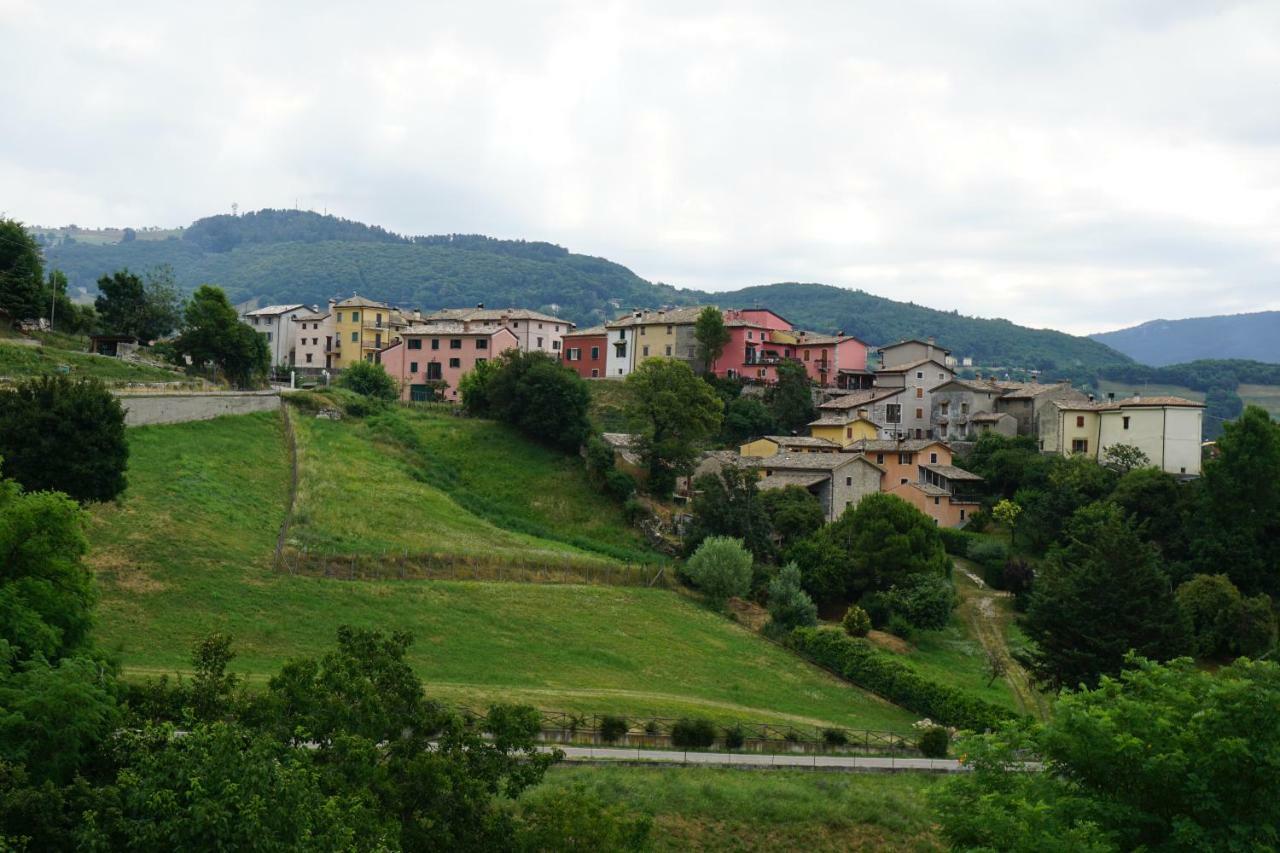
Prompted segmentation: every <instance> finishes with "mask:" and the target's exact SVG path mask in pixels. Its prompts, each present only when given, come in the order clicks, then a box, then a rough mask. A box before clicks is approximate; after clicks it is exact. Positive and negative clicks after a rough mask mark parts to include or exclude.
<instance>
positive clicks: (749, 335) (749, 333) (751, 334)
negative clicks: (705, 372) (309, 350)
mask: <svg viewBox="0 0 1280 853" xmlns="http://www.w3.org/2000/svg"><path fill="white" fill-rule="evenodd" d="M254 322H255V323H256V322H257V321H256V320H255V321H254ZM755 337H756V333H755V332H753V331H751V330H750V329H748V330H747V340H749V341H752V340H755Z"/></svg>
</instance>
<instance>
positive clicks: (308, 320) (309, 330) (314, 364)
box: [293, 299, 338, 373]
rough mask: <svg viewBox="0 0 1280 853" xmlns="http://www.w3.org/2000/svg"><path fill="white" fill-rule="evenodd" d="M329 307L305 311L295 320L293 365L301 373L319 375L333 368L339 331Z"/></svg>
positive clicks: (330, 302)
mask: <svg viewBox="0 0 1280 853" xmlns="http://www.w3.org/2000/svg"><path fill="white" fill-rule="evenodd" d="M332 309H333V300H332V299H331V300H329V307H327V308H322V309H320V310H318V311H305V312H303V313H301V314H298V315H297V316H296V317H294V319H293V326H294V331H293V341H294V344H293V364H294V367H296V368H298V370H299V371H301V372H309V373H319V372H320V371H321V370H329V369H332V367H333V349H334V341H335V339H336V338H337V335H338V330H337V327H336V325H335V324H334V319H333V310H332Z"/></svg>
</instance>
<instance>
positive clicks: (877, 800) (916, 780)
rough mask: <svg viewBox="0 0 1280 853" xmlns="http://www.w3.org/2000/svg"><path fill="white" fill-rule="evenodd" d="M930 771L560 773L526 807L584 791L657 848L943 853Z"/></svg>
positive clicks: (566, 769) (569, 769) (562, 769)
mask: <svg viewBox="0 0 1280 853" xmlns="http://www.w3.org/2000/svg"><path fill="white" fill-rule="evenodd" d="M940 784H945V781H944V780H942V779H939V778H937V777H932V776H925V775H922V774H899V775H884V774H875V775H872V774H856V773H812V772H810V773H806V772H797V771H769V772H753V771H746V770H735V769H713V768H700V767H670V768H667V767H583V766H565V765H562V766H558V767H556V768H554V769H553V770H552V771H551V772H550V773H549V774H548V776H547V779H546V781H545V782H544V783H543V784H542V785H540V786H538V787H537V788H533V789H531V790H530V791H529V792H528V793H527V794H526V795H525V797H524V798H523V801H524V802H533V801H539V800H542V799H544V798H554V797H557V796H560V795H561V794H562V792H564V791H566V790H568V789H571V788H573V787H575V786H582V787H583V788H585V789H587V790H589V791H591V792H594V793H595V794H596V795H598V796H599V797H601V798H602V799H603V800H604V801H605V802H606V803H620V804H622V805H623V806H625V807H626V808H627V809H628V810H629V811H631V812H632V813H639V814H646V815H649V816H650V817H651V818H652V819H653V827H652V831H651V835H650V839H651V841H652V843H653V848H654V849H655V850H659V851H663V850H833V851H834V850H912V851H925V850H941V849H942V844H941V841H940V840H939V838H938V836H937V834H936V831H935V828H934V825H933V821H932V816H931V813H930V808H929V804H928V802H927V796H928V794H929V792H930V791H931V790H932V789H933V788H934V787H936V786H937V785H940Z"/></svg>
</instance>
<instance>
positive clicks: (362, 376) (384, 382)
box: [338, 361, 400, 402]
mask: <svg viewBox="0 0 1280 853" xmlns="http://www.w3.org/2000/svg"><path fill="white" fill-rule="evenodd" d="M338 386H339V387H341V388H346V389H347V390H349V391H354V392H356V393H357V394H359V395H360V396H362V397H371V398H373V399H375V400H385V401H387V402H390V401H392V400H394V399H395V398H396V397H398V396H400V395H399V393H398V391H397V389H396V381H395V380H394V379H392V378H391V374H389V373H387V370H386V368H385V367H383V366H382V365H381V364H374V363H373V362H371V361H357V362H356V363H355V364H352V365H350V366H348V367H344V368H343V369H342V374H341V375H340V376H339V377H338Z"/></svg>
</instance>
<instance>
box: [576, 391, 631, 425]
mask: <svg viewBox="0 0 1280 853" xmlns="http://www.w3.org/2000/svg"><path fill="white" fill-rule="evenodd" d="M587 387H588V388H590V389H591V408H590V409H589V410H588V415H589V417H590V418H591V423H592V424H593V425H594V426H595V428H596V429H597V430H599V431H601V432H635V431H636V424H634V423H632V422H631V421H630V420H629V419H628V418H627V416H626V413H625V412H624V411H623V409H624V407H625V406H626V401H627V388H626V385H624V384H623V383H622V381H620V380H617V379H593V380H592V381H590V382H588V383H587Z"/></svg>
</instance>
